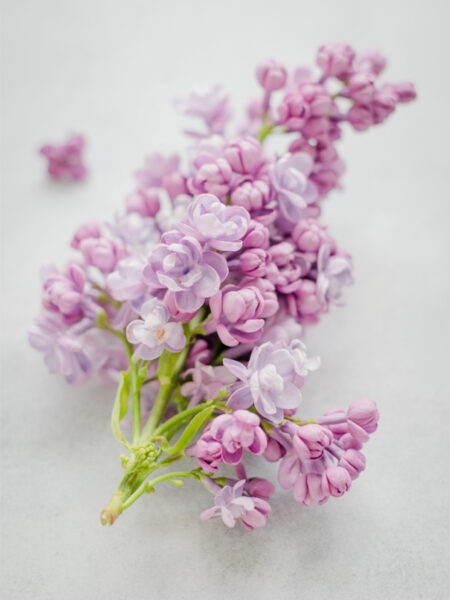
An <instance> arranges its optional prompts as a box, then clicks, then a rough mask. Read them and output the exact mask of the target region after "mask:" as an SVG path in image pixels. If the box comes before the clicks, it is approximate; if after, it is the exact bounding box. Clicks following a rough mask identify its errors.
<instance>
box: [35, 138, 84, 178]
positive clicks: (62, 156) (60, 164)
mask: <svg viewBox="0 0 450 600" xmlns="http://www.w3.org/2000/svg"><path fill="white" fill-rule="evenodd" d="M84 145H85V142H84V138H83V136H81V135H74V136H72V137H70V138H69V139H68V140H67V142H65V143H64V144H61V145H51V144H49V145H47V146H43V147H42V148H41V149H40V153H41V154H42V155H43V156H45V157H46V158H47V160H48V169H47V170H48V174H49V175H50V177H52V178H53V179H66V180H72V181H79V180H81V179H84V178H85V177H86V175H87V168H86V166H85V165H84V163H83V156H82V154H83V149H84Z"/></svg>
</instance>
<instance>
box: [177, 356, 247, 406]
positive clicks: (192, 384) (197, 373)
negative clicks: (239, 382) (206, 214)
mask: <svg viewBox="0 0 450 600" xmlns="http://www.w3.org/2000/svg"><path fill="white" fill-rule="evenodd" d="M183 377H184V378H187V377H192V381H187V382H186V383H183V385H182V386H181V388H180V391H181V393H182V394H183V396H185V397H186V398H189V399H190V400H189V408H190V407H191V406H195V405H197V404H198V403H199V402H201V401H202V400H214V398H216V397H217V396H218V395H219V392H220V390H222V389H225V390H227V389H228V387H229V385H230V384H232V383H234V382H235V381H236V378H235V377H234V376H233V375H232V374H231V373H230V372H229V371H228V369H226V368H225V367H221V366H219V367H213V366H211V365H204V364H201V363H200V362H198V363H197V364H196V365H195V366H194V367H192V368H190V369H187V370H186V371H185V372H184V373H183Z"/></svg>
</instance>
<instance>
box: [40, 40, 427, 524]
mask: <svg viewBox="0 0 450 600" xmlns="http://www.w3.org/2000/svg"><path fill="white" fill-rule="evenodd" d="M385 62H386V61H385V59H384V57H383V56H382V55H380V54H379V53H377V52H374V51H371V52H367V53H366V54H363V55H362V56H360V57H357V56H356V54H355V52H354V50H353V49H352V48H351V47H350V46H348V45H347V44H328V45H324V46H322V47H321V48H320V49H319V51H318V54H317V65H318V67H319V70H320V72H319V73H318V74H317V75H314V74H313V72H312V71H311V70H307V69H304V68H299V69H297V70H295V71H294V72H293V73H291V74H289V73H288V71H287V69H286V68H285V66H284V65H282V64H281V63H279V62H277V61H274V60H269V61H266V62H264V63H262V64H261V65H259V67H258V68H257V71H256V78H257V81H258V83H259V85H260V86H261V88H262V94H261V95H260V97H259V98H257V99H256V100H254V101H252V102H251V104H250V105H249V108H248V111H247V115H246V118H245V120H244V122H243V123H241V126H240V129H239V133H238V135H237V136H236V135H234V136H232V137H231V138H229V137H226V136H225V130H226V127H227V126H228V121H229V117H230V114H231V111H230V102H229V99H228V97H227V95H226V94H225V93H224V92H223V91H222V90H221V89H220V88H218V87H215V88H212V89H211V90H200V91H196V92H193V93H192V94H191V95H189V96H188V97H187V98H185V99H181V100H178V101H177V107H178V109H179V110H180V112H181V113H182V114H184V115H185V116H189V117H195V118H196V119H198V120H200V121H201V122H202V123H203V127H202V128H201V129H200V130H199V131H194V130H191V129H189V130H188V131H187V132H186V133H187V134H188V135H189V139H190V140H191V143H192V142H193V145H191V147H190V148H189V149H188V152H187V160H186V162H185V163H184V162H182V161H181V159H180V157H179V156H178V155H175V154H173V155H169V156H163V155H161V154H157V153H153V154H150V155H148V156H147V158H146V160H145V162H144V165H143V167H142V168H141V169H139V170H137V171H136V173H135V178H136V185H135V188H134V190H132V191H131V192H130V193H129V194H128V195H127V197H126V198H125V206H124V209H123V210H121V211H119V212H118V213H117V214H116V215H115V217H114V218H113V219H112V220H110V221H108V222H105V223H96V222H87V223H85V224H84V225H82V226H81V227H79V228H78V229H77V231H76V232H75V234H74V237H73V239H72V242H71V246H72V249H73V250H74V252H75V256H74V257H72V258H70V259H69V261H68V262H67V263H66V266H65V267H64V268H62V269H60V270H58V269H56V268H55V267H49V268H47V269H46V270H44V272H43V294H42V305H43V307H42V314H41V316H40V317H38V319H37V320H36V322H35V324H34V325H33V327H32V329H31V331H30V342H31V344H32V345H33V347H35V348H36V349H37V350H39V351H40V352H42V354H43V355H44V360H45V362H46V364H47V366H48V368H49V370H50V371H51V372H52V373H60V374H62V375H63V376H64V377H65V378H66V380H67V381H68V382H69V383H77V382H80V381H84V380H86V379H87V378H88V377H89V376H92V375H94V374H97V375H99V376H100V377H101V378H102V380H104V381H106V380H108V381H110V380H114V381H117V382H118V384H119V390H118V393H117V396H116V401H115V404H114V409H113V417H112V424H113V431H114V434H115V435H116V437H117V438H118V440H119V441H120V442H122V443H123V444H124V445H125V447H126V449H127V451H128V452H129V453H130V456H129V457H127V458H125V459H123V464H124V469H125V474H124V479H123V481H122V483H121V485H120V486H119V488H118V490H116V492H115V495H113V498H112V500H111V502H110V503H109V504H108V505H107V506H106V507H105V509H104V511H103V512H102V523H104V524H112V523H113V522H114V520H115V519H116V518H117V516H118V515H119V514H120V513H121V512H122V511H123V509H124V508H127V507H128V506H129V505H130V504H131V503H132V502H134V501H135V500H136V499H137V498H138V497H139V496H140V495H141V494H142V493H144V492H145V491H153V490H154V486H155V485H156V483H161V482H162V481H168V482H172V483H175V484H178V483H179V479H182V478H183V477H190V478H194V479H196V480H199V481H201V482H202V483H204V484H205V486H206V487H207V488H208V489H209V490H210V491H211V492H212V493H213V494H214V506H213V508H210V509H208V510H206V511H205V512H203V513H202V519H210V518H212V517H216V516H220V517H221V518H222V519H223V521H224V523H225V524H226V525H227V526H228V527H232V526H234V524H235V522H236V521H239V522H240V523H241V524H242V525H243V526H244V527H245V528H247V529H253V528H255V527H261V526H263V525H264V524H265V523H266V520H267V518H268V516H269V514H270V505H269V503H268V500H269V499H270V496H271V495H272V494H273V492H274V487H273V485H272V484H271V483H270V482H268V481H266V480H265V479H262V478H258V477H253V478H252V477H251V478H248V477H247V475H246V472H245V469H244V467H243V464H242V461H243V460H244V459H245V456H246V455H248V454H249V453H250V454H253V455H255V456H260V457H264V458H265V459H266V460H268V461H269V462H277V461H279V469H278V481H279V483H280V486H281V487H282V488H283V489H292V492H293V496H294V498H295V500H297V501H298V502H300V503H302V504H305V505H314V504H322V503H323V502H325V501H326V500H327V499H328V498H329V497H330V496H340V495H342V494H343V493H344V492H345V491H347V490H348V489H349V488H350V486H351V483H352V481H353V480H354V479H356V477H357V476H358V475H359V473H360V472H361V471H362V470H363V469H364V467H365V458H364V455H363V454H362V453H361V449H362V446H363V444H364V443H366V442H367V440H368V439H369V436H370V434H371V433H373V432H374V431H375V429H376V427H377V422H378V412H377V409H376V405H375V403H374V402H372V401H370V400H361V401H356V402H353V403H352V404H350V407H349V408H348V410H347V411H344V410H340V409H335V410H333V411H330V412H329V413H327V414H325V415H324V416H322V417H319V418H316V419H311V420H309V421H304V420H302V419H301V418H300V417H298V416H297V411H298V409H299V407H300V405H301V402H302V394H303V387H304V384H305V382H306V379H307V377H308V375H309V373H310V372H312V371H315V370H316V369H317V368H318V367H319V364H320V363H319V359H318V358H310V357H308V355H307V353H306V348H305V345H304V343H303V341H302V339H300V338H301V337H303V333H304V330H305V328H307V327H309V325H311V324H314V323H317V322H318V321H319V320H320V318H321V317H322V315H324V314H325V313H327V312H328V311H329V310H330V307H331V306H333V305H340V304H342V301H343V295H344V288H345V287H346V286H347V285H349V284H351V283H352V282H353V276H352V259H351V257H350V254H349V253H348V252H346V251H345V250H343V249H342V247H341V245H340V244H339V243H338V242H337V241H336V240H335V238H334V237H333V236H332V234H331V233H330V232H329V230H328V229H327V227H326V225H325V224H324V223H323V221H322V219H321V212H322V205H323V200H324V198H325V197H326V196H327V195H328V194H329V192H331V190H333V189H336V188H339V187H340V179H341V175H342V173H343V171H344V166H343V162H342V160H341V158H340V157H339V155H338V153H337V148H336V147H337V142H338V140H339V138H340V137H341V132H342V130H343V128H345V127H347V126H348V125H350V126H351V127H352V128H353V129H355V130H357V131H362V130H365V129H367V128H368V127H369V126H371V125H376V124H379V123H381V122H383V121H384V120H385V119H386V118H387V116H388V115H389V114H390V113H392V112H393V111H394V109H395V108H396V106H397V104H400V103H403V102H408V101H410V100H412V99H414V97H415V92H414V87H413V86H412V84H409V83H396V84H387V83H386V84H381V85H380V84H379V83H378V78H379V76H380V74H381V72H382V71H383V69H384V67H385ZM286 133H288V134H289V137H288V140H289V141H288V143H287V145H286V151H285V152H284V153H280V154H273V153H271V152H268V151H267V149H266V147H265V146H264V140H265V139H266V138H267V136H275V135H279V136H284V135H285V134H286ZM81 147H82V143H81V142H80V140H79V139H74V140H71V141H70V143H69V144H68V145H67V147H62V148H59V149H55V148H47V149H46V150H45V152H44V154H45V155H46V156H47V157H48V158H49V160H50V167H49V171H50V172H51V174H52V175H53V176H55V177H71V178H79V177H81V174H82V169H81V167H80V164H81V163H80V160H81V158H80V152H81ZM77 152H78V154H77ZM77 161H78V162H77ZM80 169H81V170H80ZM127 411H130V412H132V418H130V419H129V420H128V422H129V423H131V424H132V429H133V431H132V439H131V440H128V439H127V438H126V435H125V433H124V432H123V431H122V430H121V425H120V421H121V420H122V419H123V417H124V415H125V413H126V412H127ZM149 411H150V412H149ZM144 416H145V418H144ZM126 421H127V419H125V421H124V422H126ZM178 433H179V434H180V435H177V434H178ZM185 457H191V465H192V462H194V464H195V465H196V466H195V467H194V468H191V469H190V470H187V471H176V472H174V473H172V472H170V473H166V474H165V475H161V476H159V477H156V478H155V479H151V480H148V481H144V479H145V477H144V479H143V476H144V475H145V476H148V475H150V473H153V471H154V470H156V469H158V468H160V467H162V466H166V465H168V464H172V463H173V462H175V461H179V460H182V459H183V458H185ZM192 458H193V459H194V461H192ZM157 461H158V462H157ZM226 465H233V466H234V467H235V468H236V473H237V479H230V478H229V477H226V476H225V475H223V476H222V475H221V474H220V473H219V469H221V468H222V467H223V466H226ZM137 480H139V481H142V482H143V483H142V484H141V485H140V487H138V488H136V487H135V483H133V484H132V482H136V481H137ZM133 486H134V487H133Z"/></svg>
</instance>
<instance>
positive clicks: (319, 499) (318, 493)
mask: <svg viewBox="0 0 450 600" xmlns="http://www.w3.org/2000/svg"><path fill="white" fill-rule="evenodd" d="M292 495H293V496H294V499H295V500H297V502H300V503H301V504H304V505H305V506H317V505H318V504H323V503H324V502H326V501H327V500H328V498H329V496H330V493H329V492H328V491H327V490H325V489H324V488H323V485H322V477H321V476H320V475H319V474H318V473H306V474H305V475H301V476H300V477H298V479H297V481H296V482H295V484H294V489H293V490H292Z"/></svg>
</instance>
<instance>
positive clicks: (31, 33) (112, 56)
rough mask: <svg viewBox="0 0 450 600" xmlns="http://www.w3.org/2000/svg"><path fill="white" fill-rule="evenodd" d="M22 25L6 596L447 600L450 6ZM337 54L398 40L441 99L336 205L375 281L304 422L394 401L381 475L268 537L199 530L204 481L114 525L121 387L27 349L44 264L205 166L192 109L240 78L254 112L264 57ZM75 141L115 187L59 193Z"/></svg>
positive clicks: (9, 267) (387, 413) (15, 133)
mask: <svg viewBox="0 0 450 600" xmlns="http://www.w3.org/2000/svg"><path fill="white" fill-rule="evenodd" d="M2 12H3V27H4V37H3V41H4V44H5V52H4V54H3V60H4V102H3V112H4V122H3V135H2V138H3V140H2V142H3V151H2V152H3V154H2V170H3V184H2V185H3V190H2V196H3V202H4V204H5V209H4V211H3V236H2V238H3V241H4V250H3V268H4V272H3V279H2V290H3V294H2V300H3V311H2V319H3V328H2V332H3V333H2V337H1V340H2V346H3V360H2V369H3V378H2V418H1V429H2V474H1V483H2V508H1V513H0V514H1V519H2V538H1V544H2V570H3V578H2V579H3V581H2V584H1V586H2V594H1V595H2V597H4V598H8V599H16V598H18V599H19V598H20V599H21V600H25V599H27V598H33V600H41V599H45V600H53V599H56V598H64V599H65V600H72V599H78V598H95V599H96V600H103V599H106V598H108V599H128V598H132V599H136V600H140V599H143V598H158V597H160V598H164V599H172V598H177V599H180V598H181V599H185V598H186V599H190V598H201V599H205V600H206V599H209V598H217V599H221V598H256V597H258V598H260V599H261V600H265V599H270V598H277V600H285V599H289V600H290V599H293V598H307V597H308V598H309V597H314V598H315V599H316V600H319V599H322V598H329V597H335V598H346V599H353V598H355V599H356V598H365V599H378V598H382V597H383V598H396V599H402V598H426V599H440V598H444V597H445V590H446V586H448V578H447V576H446V575H445V568H446V566H448V559H449V547H448V541H447V540H448V537H449V520H448V494H449V470H448V462H447V454H446V453H447V451H448V439H449V425H448V423H449V416H450V415H449V396H450V394H449V385H448V371H449V367H448V359H449V353H448V346H449V327H448V323H449V319H448V310H449V309H448V301H449V284H448V266H447V265H448V260H447V257H446V255H445V251H447V253H448V250H449V247H448V218H449V183H450V181H449V171H448V166H449V165H448V139H449V134H450V131H449V127H448V97H449V94H450V87H449V80H448V66H447V63H446V62H445V56H446V54H447V55H448V41H447V40H448V32H447V24H448V19H449V16H450V15H449V10H448V3H446V2H438V1H434V2H427V3H425V2H417V1H411V0H409V1H403V0H402V1H396V2H392V1H382V2H377V3H372V2H370V3H369V2H361V1H360V0H354V1H352V2H350V1H342V0H341V1H340V2H332V1H331V0H330V1H323V0H322V1H316V2H313V1H311V2H308V3H301V2H298V0H296V1H293V2H281V1H278V2H273V3H272V2H264V3H263V2H245V3H244V2H241V1H239V2H234V1H228V2H224V3H217V2H194V1H191V2H167V3H163V2H155V1H151V0H150V1H149V0H146V1H143V2H132V1H128V2H119V1H114V2H113V1H111V0H109V1H108V2H106V1H105V2H100V1H91V2H61V0H59V1H56V0H55V1H54V2H50V1H43V0H41V1H39V2H36V1H33V2H13V1H12V0H10V1H9V2H6V1H4V2H3V11H2ZM230 37H231V41H230ZM334 39H348V40H349V41H352V42H353V43H355V44H356V46H357V47H359V48H360V49H363V48H365V47H367V46H373V45H377V44H378V45H380V46H381V47H382V48H383V50H384V51H385V52H386V53H387V54H388V56H389V57H390V59H391V68H390V69H389V71H388V74H387V76H388V77H389V78H392V79H393V80H395V79H396V78H410V79H412V80H414V81H415V82H416V84H417V86H418V89H419V94H420V99H419V101H418V102H417V103H415V104H414V105H410V106H406V107H402V108H401V109H400V110H399V111H398V114H396V115H394V116H393V117H392V118H391V120H390V121H389V122H388V123H386V125H385V126H383V127H380V128H378V129H375V130H373V131H370V132H368V133H367V134H364V135H356V134H350V133H349V134H348V135H346V139H345V141H344V143H343V144H342V152H343V153H344V156H345V157H346V158H347V159H348V165H349V171H348V173H347V175H346V177H345V186H346V190H345V192H344V193H335V194H334V195H333V197H332V198H331V199H330V202H329V204H328V205H327V207H326V211H325V217H326V220H327V221H328V222H329V223H330V227H331V230H332V232H334V233H335V235H336V236H337V239H338V240H340V242H341V244H342V245H344V246H345V247H346V248H348V249H349V250H350V251H352V252H353V254H354V258H355V263H356V275H357V284H356V285H355V286H354V287H353V288H351V289H349V290H348V293H347V294H346V296H347V305H346V307H345V308H343V309H341V310H340V309H335V310H334V311H333V312H332V313H331V314H330V315H329V316H327V317H326V318H325V319H324V320H323V322H322V323H321V324H320V326H319V327H317V328H316V329H315V330H314V331H312V332H311V334H310V335H309V347H310V350H311V352H312V353H320V355H321V356H322V359H323V367H322V369H321V370H320V372H319V373H317V374H314V375H313V376H311V377H310V381H309V383H308V384H307V387H306V389H305V394H304V397H305V402H304V413H305V414H307V415H312V414H314V413H319V412H321V411H323V410H325V409H328V408H331V407H332V406H334V405H345V404H347V403H348V402H350V401H352V400H354V399H356V398H359V397H364V396H371V397H373V398H374V399H376V400H377V402H378V403H379V407H380V411H381V424H380V428H379V431H378V432H377V433H376V435H375V436H374V437H373V440H372V441H371V442H370V443H369V445H368V446H367V458H368V469H367V471H366V472H365V473H364V474H363V476H362V477H361V478H360V479H359V480H358V481H357V482H356V483H355V485H354V488H353V490H352V491H351V493H349V494H348V495H346V496H345V497H344V498H342V499H340V500H333V501H330V502H329V503H328V504H327V505H325V506H323V507H319V508H314V509H307V508H303V507H300V506H299V505H297V504H296V503H295V502H294V501H293V500H292V498H291V497H290V495H289V494H283V493H278V494H277V495H276V497H275V500H274V502H273V516H272V517H271V519H270V521H269V523H268V525H267V527H266V528H265V529H264V530H261V531H255V532H253V533H252V534H248V533H246V532H244V531H243V530H241V529H239V528H236V529H235V530H232V531H228V530H226V529H225V528H224V527H223V526H222V524H221V523H220V522H210V523H206V524H205V523H202V522H200V521H199V519H198V513H199V512H200V511H201V510H203V509H204V508H206V507H207V506H208V503H209V500H210V499H209V497H207V495H206V494H205V493H204V492H203V490H202V489H200V488H198V487H196V486H195V484H194V483H192V484H191V483H188V484H187V485H186V486H185V488H183V489H180V490H177V489H168V488H165V487H164V486H161V488H160V489H159V490H158V493H157V494H155V495H153V496H149V497H146V498H143V499H142V500H141V501H140V502H139V503H138V504H137V505H136V506H135V507H133V509H132V510H130V511H129V512H127V513H126V514H125V515H124V516H123V517H121V518H120V520H119V521H118V522H117V523H116V525H115V526H114V527H113V528H112V529H109V530H106V529H103V528H101V527H100V525H99V522H98V516H99V512H100V509H101V507H102V505H103V504H104V502H105V501H106V500H107V499H108V497H109V495H110V493H111V491H112V489H113V486H115V485H116V482H117V480H118V477H119V474H120V467H119V463H118V455H119V453H120V448H119V446H118V444H116V443H115V442H114V440H113V438H112V435H111V433H110V430H109V413H110V408H111V394H112V391H111V392H109V391H108V390H105V389H102V388H100V387H99V386H96V385H89V386H87V387H83V388H70V387H68V386H66V385H65V384H64V382H63V381H61V380H59V379H58V378H54V377H50V376H49V375H48V374H47V373H46V370H45V368H44V365H43V363H42V362H41V357H40V356H39V355H38V354H37V353H35V352H33V351H32V350H30V349H29V348H28V345H27V342H26V340H25V330H26V328H27V326H28V324H29V322H30V320H31V318H32V316H33V315H34V314H35V313H36V312H37V310H38V304H39V283H38V276H37V274H38V268H39V266H40V264H41V263H42V262H44V261H46V260H60V261H62V260H63V259H64V257H65V255H66V244H67V240H68V239H69V236H70V235H71V233H72V231H73V229H74V227H75V226H76V225H77V224H78V223H79V222H80V221H82V220H85V219H87V218H96V217H104V216H106V215H108V214H112V213H113V212H114V210H116V209H117V208H118V207H119V205H120V203H121V200H122V197H123V195H124V194H125V193H126V192H127V191H128V190H129V189H130V188H131V186H132V180H131V178H130V173H131V171H132V170H133V169H134V168H135V167H136V166H137V165H139V163H140V161H141V159H142V157H143V155H144V154H145V152H146V151H148V150H151V149H157V148H162V149H164V150H171V149H177V148H182V145H181V137H180V135H179V134H178V130H179V127H180V126H181V122H180V120H178V119H177V118H175V117H173V113H172V109H171V105H170V100H171V98H172V97H173V96H175V95H176V94H181V93H183V92H184V91H185V90H186V89H187V88H189V87H191V84H192V83H193V82H196V83H198V82H203V83H209V82H213V81H223V83H224V84H225V86H226V87H227V88H228V89H229V90H230V91H231V92H233V93H234V94H235V105H236V106H239V101H240V100H242V99H244V98H245V97H246V96H247V95H248V94H250V93H252V92H254V91H255V90H256V87H255V84H254V81H253V74H252V69H253V66H254V64H255V63H256V62H257V61H258V60H259V59H260V58H262V57H266V56H276V57H277V58H279V59H281V60H284V61H285V62H286V63H288V64H289V65H290V66H292V65H294V64H295V63H296V62H301V61H302V60H303V61H305V62H307V61H310V60H311V59H312V58H313V55H314V50H315V48H316V46H317V45H318V44H319V43H321V42H322V41H328V40H334ZM446 51H447V52H446ZM72 129H76V130H79V131H81V132H84V133H86V134H87V135H88V136H89V139H90V146H89V163H90V165H91V167H92V176H91V177H90V179H89V180H88V181H87V182H86V183H84V184H82V185H74V186H60V185H54V184H52V183H50V182H48V181H47V180H46V178H45V175H44V172H43V169H44V165H43V163H42V162H41V160H40V158H39V157H38V156H37V155H36V152H35V149H36V148H37V147H38V146H39V145H40V144H41V143H42V142H45V141H47V140H57V139H59V138H60V137H61V136H63V135H64V134H65V133H66V132H70V131H71V130H72ZM253 464H255V463H253ZM267 473H270V467H269V466H268V467H267Z"/></svg>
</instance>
